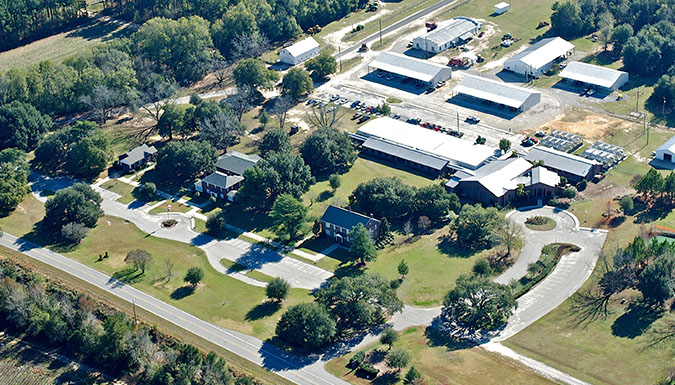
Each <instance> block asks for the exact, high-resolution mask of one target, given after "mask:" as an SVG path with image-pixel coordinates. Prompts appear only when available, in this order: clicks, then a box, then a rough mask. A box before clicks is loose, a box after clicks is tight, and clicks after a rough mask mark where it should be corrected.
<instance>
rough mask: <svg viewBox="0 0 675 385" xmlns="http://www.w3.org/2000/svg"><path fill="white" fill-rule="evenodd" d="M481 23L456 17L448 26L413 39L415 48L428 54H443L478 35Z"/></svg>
mask: <svg viewBox="0 0 675 385" xmlns="http://www.w3.org/2000/svg"><path fill="white" fill-rule="evenodd" d="M480 27H481V23H479V22H478V21H476V20H474V19H470V18H468V17H463V16H459V17H455V18H454V19H452V20H450V22H449V23H448V24H447V25H444V26H442V27H439V28H437V29H435V30H433V31H431V32H428V33H425V34H423V35H421V36H417V37H415V38H413V46H414V47H415V48H417V49H421V50H423V51H427V52H433V53H438V52H443V51H445V50H446V49H448V48H450V47H454V46H456V45H458V44H461V43H463V42H465V41H467V40H469V39H471V38H472V37H474V35H476V34H477V33H478V30H479V29H480Z"/></svg>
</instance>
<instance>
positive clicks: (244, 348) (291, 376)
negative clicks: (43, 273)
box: [0, 233, 348, 385]
mask: <svg viewBox="0 0 675 385" xmlns="http://www.w3.org/2000/svg"><path fill="white" fill-rule="evenodd" d="M0 245H2V246H5V247H8V248H10V249H13V250H16V251H18V252H21V253H23V254H26V255H28V256H30V257H31V258H34V259H36V260H39V261H41V262H44V263H46V264H48V265H50V266H53V267H55V268H57V269H59V270H62V271H64V272H66V273H69V274H71V275H73V276H75V277H78V278H80V279H82V280H84V281H86V282H87V283H90V284H92V285H94V286H96V287H98V288H100V289H102V290H105V291H107V292H109V293H112V294H114V295H116V296H117V297H119V298H122V299H124V300H126V301H129V302H135V303H136V306H138V307H140V308H142V309H144V310H147V311H149V312H150V313H152V314H154V315H156V316H158V317H161V318H163V319H165V320H167V321H169V322H171V323H173V324H175V325H176V326H178V327H181V328H183V329H185V330H188V331H190V332H192V333H194V334H196V335H198V336H200V337H202V338H204V339H206V340H208V341H210V342H212V343H214V344H216V345H218V346H220V347H222V348H224V349H227V350H229V351H231V352H232V353H234V354H237V355H239V356H241V357H243V358H245V359H247V360H249V361H251V362H254V363H255V364H257V365H260V366H261V367H263V368H265V369H267V370H270V371H272V372H274V373H276V374H278V375H280V376H282V377H284V378H286V379H288V380H289V381H292V382H294V383H296V384H302V385H304V384H307V385H348V383H347V382H345V381H342V380H341V379H339V378H337V377H335V376H333V375H331V374H330V373H328V372H327V371H326V370H325V369H324V368H323V362H322V361H321V360H320V357H319V356H317V357H304V356H303V357H300V356H294V355H289V354H287V353H285V352H283V351H281V350H280V349H278V348H276V347H275V346H273V345H271V344H269V343H266V342H264V341H261V340H259V339H257V338H254V337H251V336H247V335H245V334H242V333H239V332H236V331H233V330H228V329H224V328H221V327H218V326H215V325H213V324H211V323H209V322H206V321H203V320H201V319H199V318H197V317H195V316H193V315H191V314H188V313H186V312H184V311H182V310H180V309H178V308H176V307H174V306H171V305H169V304H167V303H166V302H163V301H160V300H158V299H156V298H154V297H152V296H150V295H148V294H145V293H144V292H142V291H140V290H137V289H135V288H133V287H131V286H129V285H126V284H124V283H123V282H120V281H118V280H116V279H114V278H111V277H110V276H108V275H105V274H103V273H101V272H99V271H96V270H94V269H92V268H90V267H88V266H86V265H84V264H82V263H80V262H77V261H75V260H72V259H70V258H67V257H65V256H63V255H61V254H58V253H55V252H53V251H51V250H48V249H46V248H42V247H40V246H38V245H36V244H33V243H31V242H28V241H25V240H22V239H19V238H17V237H15V236H13V235H11V234H8V233H5V234H4V236H2V237H1V238H0Z"/></svg>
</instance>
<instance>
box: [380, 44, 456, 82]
mask: <svg viewBox="0 0 675 385" xmlns="http://www.w3.org/2000/svg"><path fill="white" fill-rule="evenodd" d="M374 69H376V70H381V71H385V72H389V73H392V74H396V75H399V76H402V77H405V78H409V79H413V80H416V81H418V82H420V83H423V84H425V85H428V86H431V87H434V86H436V84H438V83H439V82H441V81H444V80H448V79H450V77H451V76H452V69H451V68H450V67H448V66H444V65H440V64H436V63H432V62H430V61H427V60H422V59H416V58H413V57H410V56H406V55H403V54H400V53H395V52H382V53H381V54H379V55H378V56H377V57H376V58H375V60H373V61H372V62H370V64H368V70H369V71H372V70H374Z"/></svg>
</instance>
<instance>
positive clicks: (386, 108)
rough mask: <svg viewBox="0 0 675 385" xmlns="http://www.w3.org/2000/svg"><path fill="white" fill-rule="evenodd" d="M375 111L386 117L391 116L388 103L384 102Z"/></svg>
mask: <svg viewBox="0 0 675 385" xmlns="http://www.w3.org/2000/svg"><path fill="white" fill-rule="evenodd" d="M375 110H376V111H377V112H379V113H380V114H382V115H384V116H389V115H391V107H389V104H387V103H386V102H382V104H380V105H378V106H377V108H376V109H375Z"/></svg>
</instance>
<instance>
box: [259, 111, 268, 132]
mask: <svg viewBox="0 0 675 385" xmlns="http://www.w3.org/2000/svg"><path fill="white" fill-rule="evenodd" d="M258 122H260V127H262V128H263V129H264V128H265V127H267V123H269V122H270V116H269V114H268V113H267V112H265V110H261V111H260V113H259V114H258Z"/></svg>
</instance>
